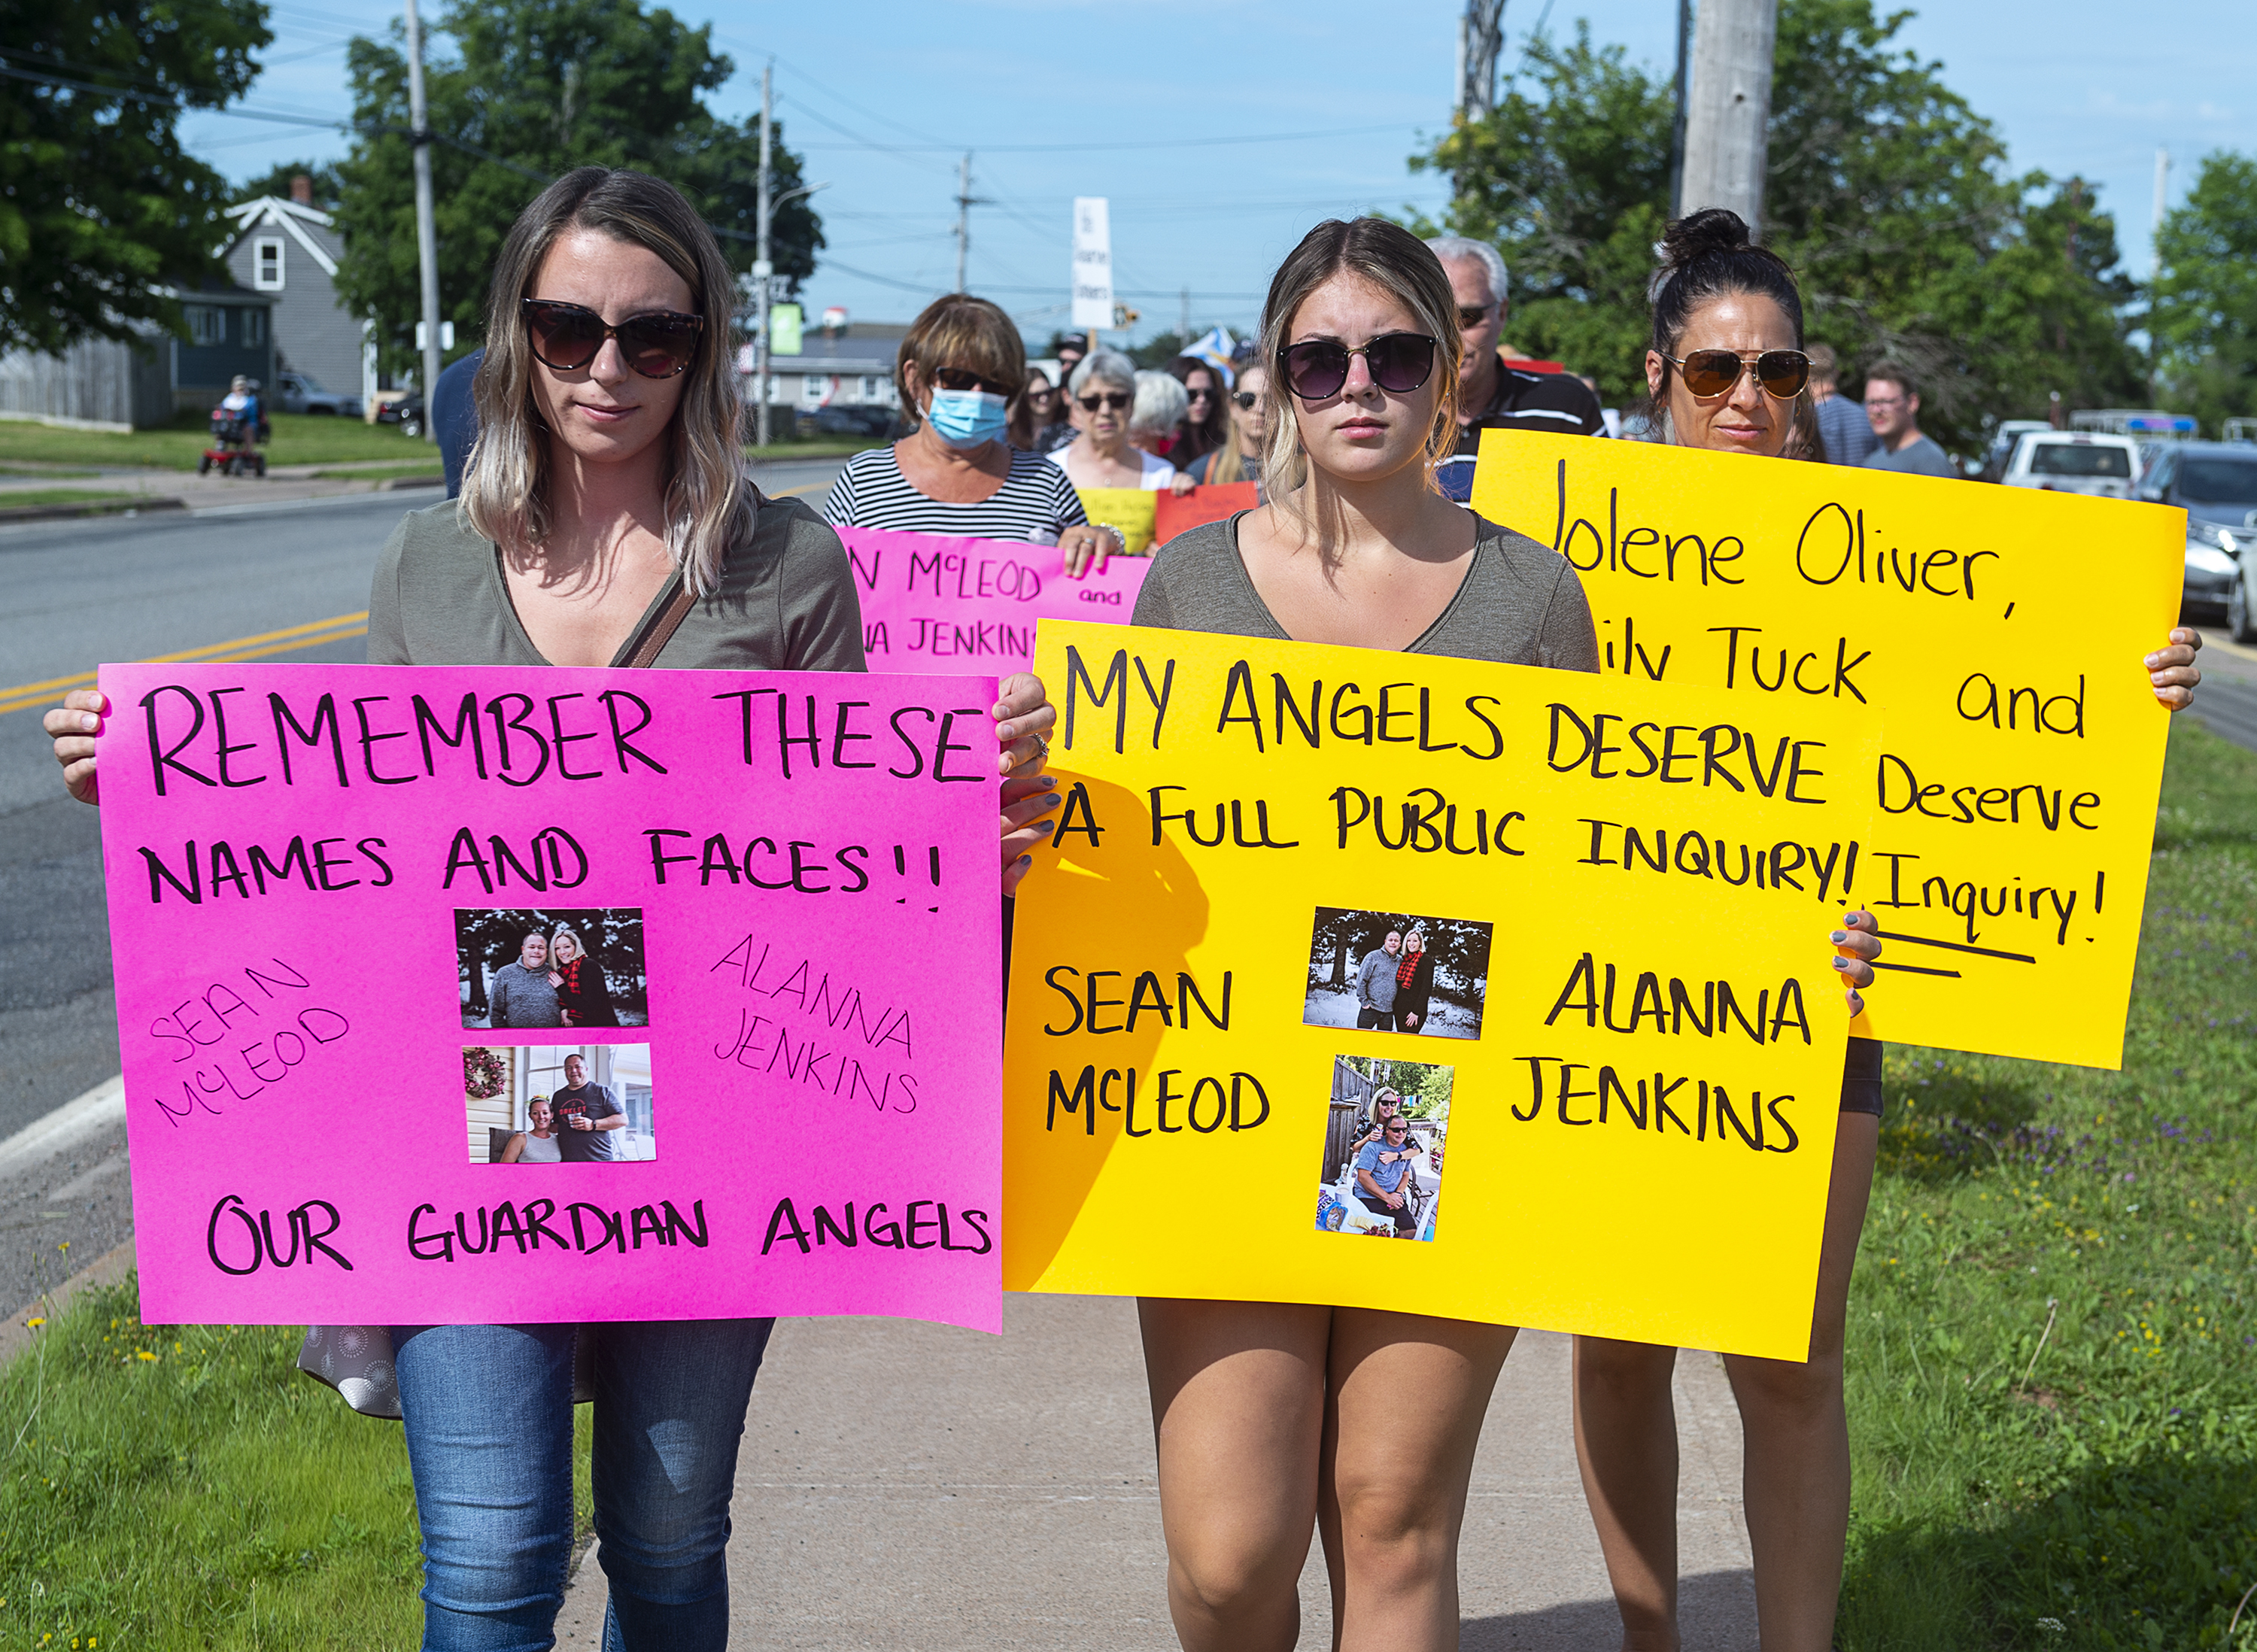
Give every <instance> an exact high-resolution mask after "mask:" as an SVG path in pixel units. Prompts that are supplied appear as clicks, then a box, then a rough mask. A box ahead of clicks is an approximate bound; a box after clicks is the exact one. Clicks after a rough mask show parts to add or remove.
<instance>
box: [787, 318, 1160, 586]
mask: <svg viewBox="0 0 2257 1652" xmlns="http://www.w3.org/2000/svg"><path fill="white" fill-rule="evenodd" d="M1026 377H1027V353H1026V346H1025V345H1024V344H1023V343H1022V342H1020V338H1019V329H1018V328H1017V327H1016V326H1015V325H1014V324H1013V322H1012V321H1011V318H1010V317H1009V316H1008V315H1006V314H1003V312H1002V311H1001V309H999V308H997V307H995V306H994V305H993V304H990V303H989V302H988V301H987V300H986V299H981V298H974V297H973V296H972V295H971V294H970V293H950V294H948V295H947V296H946V297H945V298H937V299H935V300H933V301H932V302H931V303H930V304H928V305H927V306H925V308H924V313H923V314H921V315H919V316H918V317H917V318H916V321H913V322H911V323H910V324H909V331H908V333H906V334H905V335H903V336H902V342H901V349H900V351H899V353H898V354H897V356H896V357H895V364H894V382H895V384H896V385H899V386H900V389H901V399H902V417H903V418H905V419H907V420H909V421H910V423H911V428H910V431H909V434H908V435H906V436H904V437H902V439H901V440H900V441H896V442H895V443H893V444H892V445H891V446H890V447H884V448H872V449H871V450H870V451H869V452H867V453H858V454H856V455H854V456H853V458H852V459H849V460H848V461H847V462H846V468H845V469H844V470H842V471H840V472H839V473H838V481H837V482H835V483H834V484H831V495H830V497H829V498H826V499H825V500H824V502H823V516H824V520H825V521H827V522H829V523H830V524H831V526H833V527H879V528H897V529H901V530H903V531H905V532H908V533H952V534H968V535H971V536H972V537H973V538H976V539H983V540H1026V541H1028V542H1029V543H1032V544H1037V545H1057V546H1060V547H1064V548H1065V550H1066V552H1067V553H1068V554H1069V556H1075V555H1080V556H1087V555H1091V554H1095V553H1096V551H1097V550H1098V549H1099V548H1100V547H1102V548H1105V549H1108V550H1109V549H1113V548H1116V547H1117V543H1118V540H1117V536H1115V535H1114V534H1112V533H1111V532H1110V531H1109V530H1100V529H1098V528H1093V527H1092V526H1089V518H1088V516H1087V515H1086V513H1085V512H1083V510H1082V508H1081V498H1080V496H1079V495H1078V494H1077V493H1075V492H1074V491H1073V490H1072V488H1071V487H1069V486H1067V485H1065V482H1064V480H1063V479H1062V478H1061V477H1059V475H1058V471H1057V469H1055V468H1054V467H1052V466H1051V465H1049V464H1046V463H1044V461H1043V458H1042V456H1041V455H1039V454H1033V453H1027V452H1024V451H1015V450H1014V449H1013V448H1012V446H1011V444H1010V443H1009V442H1008V441H1006V440H1005V439H1004V436H1005V427H1006V425H1007V423H1008V418H1009V415H1008V412H1007V409H1008V407H1009V406H1010V403H1011V399H1012V398H1013V397H1015V396H1016V395H1017V394H1018V393H1019V392H1020V390H1021V389H1022V387H1023V386H1024V385H1025V383H1026Z"/></svg>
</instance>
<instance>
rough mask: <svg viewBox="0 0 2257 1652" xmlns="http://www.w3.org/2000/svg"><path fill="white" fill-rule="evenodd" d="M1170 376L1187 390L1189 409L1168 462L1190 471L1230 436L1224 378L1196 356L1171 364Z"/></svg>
mask: <svg viewBox="0 0 2257 1652" xmlns="http://www.w3.org/2000/svg"><path fill="white" fill-rule="evenodd" d="M1168 375H1169V377H1171V378H1173V379H1174V380H1175V381H1176V382H1177V383H1178V384H1179V385H1182V386H1183V387H1184V396H1185V400H1186V402H1187V403H1188V406H1186V407H1185V411H1184V416H1183V420H1182V422H1181V423H1179V424H1178V426H1177V427H1176V445H1175V446H1174V447H1172V448H1169V449H1168V462H1169V463H1170V464H1171V465H1173V466H1175V467H1176V469H1178V470H1189V469H1191V468H1192V466H1193V465H1195V464H1197V463H1198V462H1199V461H1200V460H1201V459H1204V458H1206V456H1207V455H1209V454H1210V453H1213V451H1214V450H1215V449H1216V448H1220V446H1222V443H1223V438H1224V437H1225V436H1226V435H1228V434H1229V431H1230V418H1229V413H1228V408H1229V405H1230V404H1229V403H1228V401H1226V400H1225V399H1224V396H1223V382H1222V375H1221V374H1220V373H1219V372H1217V371H1215V370H1214V367H1213V364H1210V363H1207V362H1203V361H1201V360H1200V359H1199V357H1196V356H1178V357H1176V358H1175V360H1173V361H1171V362H1170V363H1169V364H1168Z"/></svg>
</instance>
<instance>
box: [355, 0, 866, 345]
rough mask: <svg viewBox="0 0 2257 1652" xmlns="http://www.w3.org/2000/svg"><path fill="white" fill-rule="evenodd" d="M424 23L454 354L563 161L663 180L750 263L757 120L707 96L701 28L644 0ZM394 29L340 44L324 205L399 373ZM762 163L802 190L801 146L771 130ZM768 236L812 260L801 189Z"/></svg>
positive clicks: (408, 318) (404, 320)
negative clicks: (444, 50)
mask: <svg viewBox="0 0 2257 1652" xmlns="http://www.w3.org/2000/svg"><path fill="white" fill-rule="evenodd" d="M437 29H438V31H443V32H445V33H446V34H447V35H448V36H449V37H451V38H452V39H453V40H454V42H455V45H456V47H457V49H458V53H459V54H458V55H457V56H456V57H455V58H454V59H452V60H446V59H442V58H438V57H433V58H432V59H431V60H428V61H427V63H426V65H425V71H424V84H425V88H426V94H427V98H428V108H429V120H430V124H431V128H432V131H434V133H435V134H437V135H438V137H439V138H440V140H441V141H439V142H437V143H435V144H434V145H433V146H432V151H431V171H432V182H433V189H434V194H435V213H434V216H435V220H436V227H437V232H438V241H439V309H440V314H441V315H442V317H443V318H445V319H447V320H451V321H453V322H454V323H455V339H456V350H455V353H456V354H457V355H460V354H463V353H465V352H467V351H469V350H471V349H476V348H477V347H478V342H479V338H480V335H481V333H482V331H483V328H484V326H485V296H486V293H485V284H486V275H487V272H489V271H490V270H491V269H492V267H493V263H494V259H495V258H496V257H497V256H498V255H499V251H500V250H501V244H502V241H503V239H504V237H506V236H507V235H508V233H509V226H510V224H511V223H512V222H513V221H514V220H515V218H516V216H517V215H518V212H519V211H520V209H521V208H523V207H524V206H525V205H526V203H527V202H528V201H531V200H532V199H533V198H534V195H536V194H539V193H540V192H541V189H542V188H543V187H546V186H547V184H548V182H549V181H550V180H552V179H553V178H555V177H556V176H558V175H559V174H561V173H564V172H567V171H569V170H570V168H572V167H574V166H587V165H595V166H632V167H634V168H636V169H638V170H640V171H643V172H647V173H652V174H654V175H655V176H657V177H660V178H663V179H665V180H667V181H669V183H672V184H673V185H675V186H676V187H677V188H679V189H680V190H681V191H682V192H683V194H685V195H687V196H688V197H689V198H690V201H691V203H692V204H693V205H694V206H696V207H697V210H698V211H699V212H700V213H701V214H702V215H704V218H705V220H706V221H707V222H709V223H711V224H712V225H713V226H715V228H716V229H718V231H720V232H721V235H722V241H721V247H722V251H723V252H724V253H725V255H726V256H727V258H728V259H729V262H730V264H731V265H732V267H733V268H735V269H738V270H740V271H741V270H747V269H749V268H750V267H751V266H752V262H753V258H754V250H755V248H754V243H755V240H756V237H757V235H758V230H759V224H758V217H757V210H756V204H757V194H758V189H759V171H760V132H759V127H758V124H757V123H756V122H753V121H747V122H746V123H745V124H741V125H739V124H734V123H732V122H729V121H726V120H723V119H722V118H720V117H719V116H716V115H715V114H713V112H712V111H711V109H708V108H707V107H706V104H705V102H704V94H705V93H708V92H711V91H713V90H715V89H717V88H718V87H720V86H721V84H722V83H723V82H724V81H726V80H727V79H728V78H729V76H730V75H731V74H732V73H733V66H732V64H731V62H730V60H728V59H727V58H726V57H725V56H722V55H720V54H718V53H715V52H714V51H713V50H712V48H711V30H710V29H704V28H697V29H693V28H690V26H689V25H686V24H684V23H683V22H682V21H681V20H680V19H679V18H676V16H675V15H674V14H673V13H672V12H670V11H666V10H664V9H663V8H651V9H648V10H646V9H645V8H644V7H643V6H642V5H641V4H640V0H501V3H500V4H487V5H478V4H470V3H469V0H458V3H457V4H454V5H453V6H452V7H451V8H450V9H449V11H448V12H447V13H446V14H445V16H444V17H443V18H442V19H441V20H440V22H439V24H438V25H437ZM399 39H400V30H399V29H398V28H397V27H395V28H394V30H393V39H391V40H388V41H384V42H379V41H375V40H370V39H356V40H354V41H353V42H352V44H351V46H350V48H349V50H348V53H347V60H346V64H347V71H348V74H349V75H350V81H351V84H352V91H353V119H354V124H355V126H356V127H357V129H358V131H359V136H358V137H357V138H356V139H355V142H354V145H353V149H352V152H351V153H350V156H349V157H348V158H347V159H346V160H345V161H344V162H343V164H342V165H341V166H339V168H338V172H339V176H340V182H341V188H340V191H339V200H338V206H337V227H338V229H340V231H341V232H342V233H343V236H344V238H345V246H346V252H345V258H344V261H343V265H341V266H340V269H339V271H338V286H339V287H340V289H341V290H342V291H343V295H344V298H345V301H346V302H347V304H348V305H350V307H352V308H353V309H354V310H355V311H356V312H357V313H359V314H364V315H370V316H373V317H374V318H375V320H376V332H377V341H378V345H379V351H380V352H381V355H382V358H383V360H384V363H385V364H386V367H387V368H389V369H391V370H393V371H400V370H404V369H408V368H411V367H412V366H413V365H414V358H415V354H416V352H415V350H414V334H415V322H416V321H417V319H418V317H419V316H420V314H421V307H422V300H421V285H420V278H419V276H418V273H417V266H416V249H415V188H414V166H413V153H412V150H411V146H410V145H409V143H408V139H407V58H406V55H405V53H404V50H403V49H402V47H401V46H400V44H399V43H398V42H399ZM426 44H427V48H428V44H429V42H428V37H427V42H426ZM779 130H780V129H779ZM770 166H771V168H772V172H773V176H774V180H775V184H774V187H775V191H776V193H777V194H784V193H786V192H788V191H789V190H792V189H796V188H797V187H799V186H800V181H801V170H800V159H799V157H798V156H796V155H795V154H793V153H792V152H790V151H789V149H786V148H785V147H784V146H783V145H782V143H781V142H780V141H779V142H778V143H777V144H776V145H775V152H774V154H773V157H772V159H771V162H770ZM772 235H773V240H772V251H771V257H772V259H773V261H774V263H775V269H776V272H777V273H778V274H780V275H782V276H785V277H787V278H789V279H790V281H791V282H792V283H793V284H794V285H795V286H796V284H797V283H798V282H801V281H803V280H805V279H807V278H808V277H809V276H810V275H812V274H813V273H814V272H815V254H816V250H817V248H819V247H821V246H822V245H823V231H822V225H821V222H820V221H819V220H818V219H817V216H816V215H815V213H814V212H813V211H812V209H811V208H810V207H809V205H808V202H807V200H806V198H805V197H804V196H802V197H801V198H800V199H798V200H796V201H789V202H787V203H785V204H784V205H783V206H782V207H781V208H777V210H776V213H775V223H774V229H773V231H772Z"/></svg>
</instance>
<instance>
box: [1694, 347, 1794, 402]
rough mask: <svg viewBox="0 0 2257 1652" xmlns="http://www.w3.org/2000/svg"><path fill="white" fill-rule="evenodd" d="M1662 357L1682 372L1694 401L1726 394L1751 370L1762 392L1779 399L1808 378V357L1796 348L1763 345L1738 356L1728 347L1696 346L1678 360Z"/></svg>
mask: <svg viewBox="0 0 2257 1652" xmlns="http://www.w3.org/2000/svg"><path fill="white" fill-rule="evenodd" d="M1661 359H1662V360H1664V361H1666V362H1668V363H1670V364H1673V366H1675V367H1677V368H1678V369H1679V370H1680V371H1682V372H1683V373H1684V375H1685V388H1686V389H1687V390H1689V391H1691V392H1693V396H1694V399H1695V400H1696V401H1714V400H1716V398H1717V397H1719V396H1729V395H1730V394H1731V393H1732V392H1733V391H1734V390H1735V389H1736V388H1737V386H1738V385H1739V382H1740V375H1741V374H1743V373H1745V372H1749V371H1753V372H1754V374H1755V376H1756V383H1758V385H1762V386H1763V388H1764V393H1765V395H1767V396H1771V397H1773V398H1775V399H1778V400H1780V401H1793V400H1794V399H1795V398H1796V397H1797V396H1800V395H1801V393H1802V387H1803V386H1804V385H1807V384H1808V383H1809V382H1810V357H1808V356H1805V355H1804V354H1803V353H1802V352H1801V350H1799V349H1767V350H1765V351H1764V353H1763V354H1762V355H1760V356H1741V355H1739V354H1737V353H1736V352H1735V351H1732V350H1728V349H1696V350H1695V351H1694V352H1693V353H1692V354H1691V355H1690V356H1687V357H1685V358H1684V359H1683V360H1682V361H1680V360H1678V358H1677V357H1674V356H1665V357H1662V358H1661Z"/></svg>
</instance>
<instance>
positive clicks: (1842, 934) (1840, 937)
mask: <svg viewBox="0 0 2257 1652" xmlns="http://www.w3.org/2000/svg"><path fill="white" fill-rule="evenodd" d="M1849 938H1850V935H1849V931H1847V930H1846V929H1836V931H1834V935H1833V941H1834V943H1835V945H1836V946H1839V945H1840V944H1841V943H1842V942H1844V941H1847V940H1848V939H1849Z"/></svg>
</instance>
